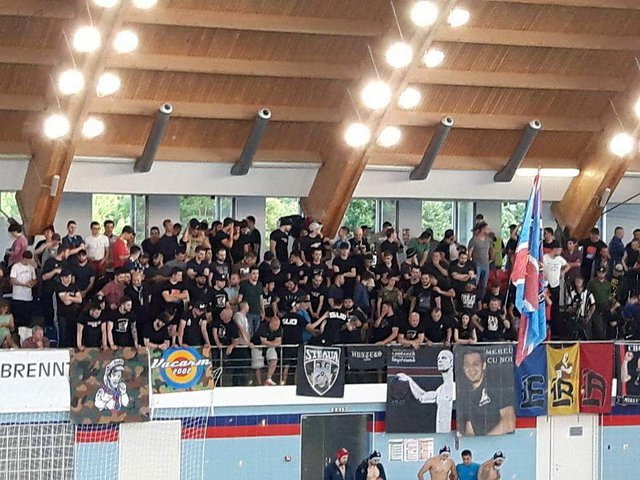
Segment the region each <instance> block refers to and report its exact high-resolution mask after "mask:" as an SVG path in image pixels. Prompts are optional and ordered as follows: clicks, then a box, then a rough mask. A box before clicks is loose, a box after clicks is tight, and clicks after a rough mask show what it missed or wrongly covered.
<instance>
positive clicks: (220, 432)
mask: <svg viewBox="0 0 640 480" xmlns="http://www.w3.org/2000/svg"><path fill="white" fill-rule="evenodd" d="M284 435H300V425H299V424H292V425H265V426H261V425H250V426H237V427H220V426H218V427H207V438H238V437H277V436H284Z"/></svg>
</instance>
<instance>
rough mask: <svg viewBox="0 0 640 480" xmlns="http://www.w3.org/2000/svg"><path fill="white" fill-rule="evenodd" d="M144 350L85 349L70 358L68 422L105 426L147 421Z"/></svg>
mask: <svg viewBox="0 0 640 480" xmlns="http://www.w3.org/2000/svg"><path fill="white" fill-rule="evenodd" d="M148 362H149V357H148V355H147V351H146V350H137V349H135V348H122V349H120V350H116V351H112V350H107V351H102V350H100V349H97V348H88V349H86V350H84V351H82V352H75V353H73V354H72V356H71V364H70V368H69V384H70V389H71V408H70V417H71V422H72V423H75V424H104V423H123V422H144V421H147V420H149V364H148Z"/></svg>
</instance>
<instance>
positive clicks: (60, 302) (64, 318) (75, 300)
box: [56, 268, 82, 348]
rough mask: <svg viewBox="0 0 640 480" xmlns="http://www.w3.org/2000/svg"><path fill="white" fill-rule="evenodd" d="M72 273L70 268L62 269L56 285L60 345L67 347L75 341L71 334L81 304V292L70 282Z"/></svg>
mask: <svg viewBox="0 0 640 480" xmlns="http://www.w3.org/2000/svg"><path fill="white" fill-rule="evenodd" d="M72 275H73V274H72V272H71V270H67V269H66V268H65V269H63V270H62V273H60V283H59V284H58V285H57V286H56V302H57V306H58V308H57V317H58V328H59V332H58V334H59V335H60V346H61V347H67V348H68V347H71V346H73V344H74V343H75V342H74V338H73V335H74V333H75V332H76V322H77V319H78V311H79V310H80V305H81V304H82V294H81V293H80V291H79V290H78V288H77V287H76V286H75V285H74V284H73V283H72V280H73V276H72Z"/></svg>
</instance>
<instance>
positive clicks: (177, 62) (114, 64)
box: [107, 53, 361, 80]
mask: <svg viewBox="0 0 640 480" xmlns="http://www.w3.org/2000/svg"><path fill="white" fill-rule="evenodd" d="M107 66H108V67H110V68H126V69H139V70H154V71H167V72H187V73H208V74H220V75H247V76H256V77H285V78H287V77H294V78H323V79H330V80H331V79H334V80H354V79H356V78H360V75H361V71H360V68H359V66H358V65H344V64H342V65H340V64H331V63H302V62H281V61H280V62H278V61H270V60H244V59H236V58H209V57H192V56H181V55H157V54H142V53H137V54H129V55H121V56H114V57H111V58H110V59H109V61H108V62H107Z"/></svg>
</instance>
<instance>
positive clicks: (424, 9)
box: [411, 1, 438, 27]
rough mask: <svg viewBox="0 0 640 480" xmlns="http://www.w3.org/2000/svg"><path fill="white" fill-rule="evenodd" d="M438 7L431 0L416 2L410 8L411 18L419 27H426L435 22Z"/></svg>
mask: <svg viewBox="0 0 640 480" xmlns="http://www.w3.org/2000/svg"><path fill="white" fill-rule="evenodd" d="M437 19H438V7H437V6H436V5H435V4H434V3H433V2H427V1H420V2H416V3H415V5H414V6H413V8H412V9H411V20H413V23H415V24H416V25H417V26H419V27H428V26H429V25H433V24H434V23H436V20H437Z"/></svg>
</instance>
